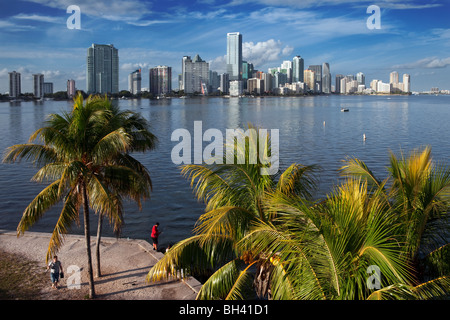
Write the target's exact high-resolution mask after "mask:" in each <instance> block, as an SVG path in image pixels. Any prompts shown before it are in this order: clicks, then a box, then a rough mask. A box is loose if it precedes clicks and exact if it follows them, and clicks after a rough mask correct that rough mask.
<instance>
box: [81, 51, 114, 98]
mask: <svg viewBox="0 0 450 320" xmlns="http://www.w3.org/2000/svg"><path fill="white" fill-rule="evenodd" d="M86 66H87V78H86V87H87V93H117V92H119V50H117V49H116V48H114V46H113V45H112V44H110V45H103V44H92V46H91V47H90V48H88V51H87V61H86Z"/></svg>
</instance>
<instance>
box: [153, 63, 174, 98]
mask: <svg viewBox="0 0 450 320" xmlns="http://www.w3.org/2000/svg"><path fill="white" fill-rule="evenodd" d="M149 81H150V86H149V87H150V88H149V89H150V93H152V94H154V95H161V94H168V93H170V92H172V67H168V66H157V67H155V68H151V69H150V71H149Z"/></svg>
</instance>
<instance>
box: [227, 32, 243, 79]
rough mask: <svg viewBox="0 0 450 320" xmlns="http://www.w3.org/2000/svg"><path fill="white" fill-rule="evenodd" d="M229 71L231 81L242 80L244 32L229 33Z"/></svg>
mask: <svg viewBox="0 0 450 320" xmlns="http://www.w3.org/2000/svg"><path fill="white" fill-rule="evenodd" d="M227 73H228V75H229V77H230V81H234V80H242V34H240V33H239V32H231V33H227Z"/></svg>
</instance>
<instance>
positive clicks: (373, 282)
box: [366, 265, 381, 290]
mask: <svg viewBox="0 0 450 320" xmlns="http://www.w3.org/2000/svg"><path fill="white" fill-rule="evenodd" d="M366 272H367V273H368V274H370V276H369V277H368V278H367V281H366V285H367V288H368V289H371V290H373V289H376V290H379V289H381V270H380V268H379V267H378V266H376V265H370V266H369V267H368V268H367V270H366Z"/></svg>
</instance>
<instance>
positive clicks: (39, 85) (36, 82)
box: [33, 73, 44, 98]
mask: <svg viewBox="0 0 450 320" xmlns="http://www.w3.org/2000/svg"><path fill="white" fill-rule="evenodd" d="M33 95H34V96H35V97H36V98H43V97H44V75H43V74H42V73H38V74H33Z"/></svg>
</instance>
